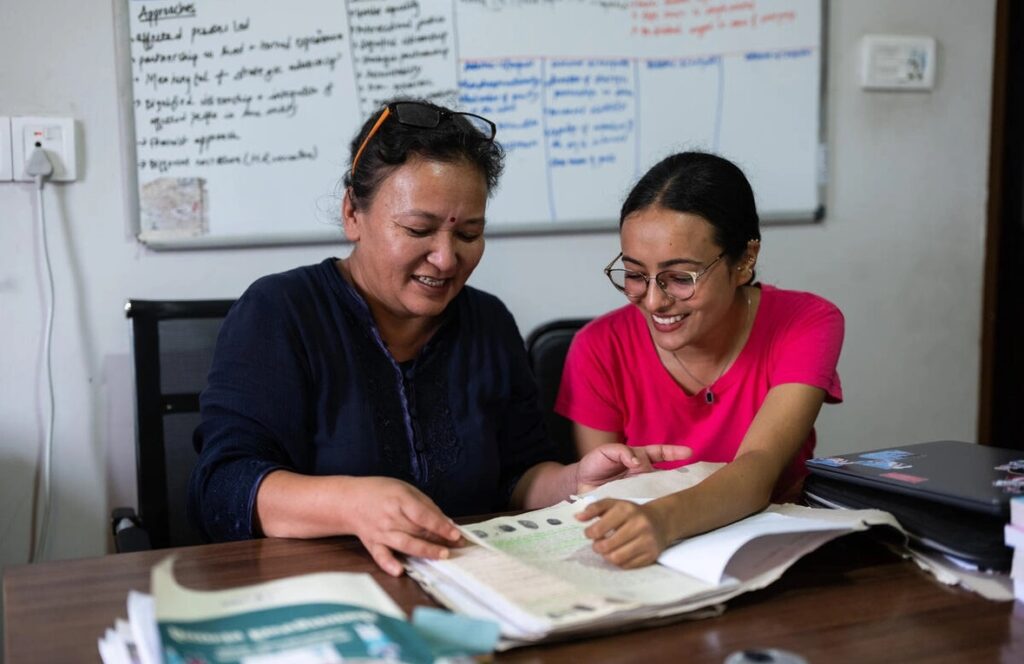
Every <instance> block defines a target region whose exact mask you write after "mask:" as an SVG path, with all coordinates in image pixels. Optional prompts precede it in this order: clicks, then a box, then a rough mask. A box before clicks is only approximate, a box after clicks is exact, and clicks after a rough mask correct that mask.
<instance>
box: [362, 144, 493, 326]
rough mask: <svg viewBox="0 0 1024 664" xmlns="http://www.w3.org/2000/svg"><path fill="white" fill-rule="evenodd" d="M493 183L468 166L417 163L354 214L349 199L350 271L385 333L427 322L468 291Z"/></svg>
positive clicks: (394, 174) (394, 176)
mask: <svg viewBox="0 0 1024 664" xmlns="http://www.w3.org/2000/svg"><path fill="white" fill-rule="evenodd" d="M486 205H487V182H486V180H485V178H484V176H483V174H482V173H481V172H480V171H479V170H478V169H477V168H475V167H474V166H472V165H470V164H468V163H466V162H461V161H460V162H453V163H446V162H438V161H429V160H426V159H422V158H417V157H413V158H411V159H409V160H408V161H407V162H406V163H405V164H403V165H401V166H399V167H398V168H397V169H395V171H394V172H392V173H391V174H390V175H388V176H387V178H385V179H384V181H383V182H381V184H380V186H379V187H378V189H377V191H376V193H375V194H374V197H373V200H372V201H371V202H370V203H369V204H368V205H365V204H364V206H363V207H359V208H356V207H355V206H354V205H353V202H352V200H351V198H350V194H346V196H345V201H344V204H343V208H342V216H343V221H344V225H345V235H346V236H347V237H348V239H349V240H351V241H352V242H353V243H354V244H355V248H354V249H353V250H352V254H351V256H350V257H349V258H348V261H347V265H348V269H349V272H350V274H351V275H352V280H353V281H354V283H355V286H356V288H357V289H358V290H359V291H360V293H361V294H362V295H363V297H364V298H365V299H366V301H367V304H368V305H369V307H370V311H371V312H372V313H373V316H374V319H375V320H376V322H377V324H378V326H379V327H381V328H382V331H384V330H386V329H389V328H395V327H396V326H397V327H405V326H407V325H408V324H417V323H420V324H429V323H430V322H431V321H433V320H434V319H436V317H437V316H439V315H440V314H441V313H442V312H443V311H444V309H445V307H447V306H448V303H449V302H451V301H452V299H454V298H455V296H456V295H458V293H459V291H460V290H462V287H463V285H465V283H466V280H467V279H469V275H471V274H472V273H473V270H474V269H475V268H476V266H477V264H478V263H479V262H480V258H481V256H483V252H484V238H483V231H484V212H485V209H486Z"/></svg>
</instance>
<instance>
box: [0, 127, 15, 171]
mask: <svg viewBox="0 0 1024 664" xmlns="http://www.w3.org/2000/svg"><path fill="white" fill-rule="evenodd" d="M13 179H14V168H13V167H12V166H11V119H10V118H9V117H7V116H0V182H10V181H11V180H13Z"/></svg>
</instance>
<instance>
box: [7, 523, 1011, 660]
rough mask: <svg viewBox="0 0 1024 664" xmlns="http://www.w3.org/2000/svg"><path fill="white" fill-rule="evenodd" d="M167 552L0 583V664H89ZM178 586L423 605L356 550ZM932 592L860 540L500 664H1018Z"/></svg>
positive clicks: (196, 554)
mask: <svg viewBox="0 0 1024 664" xmlns="http://www.w3.org/2000/svg"><path fill="white" fill-rule="evenodd" d="M167 553H168V551H166V550H165V551H153V552H145V553H133V554H121V555H112V556H106V557H102V558H90V559H83V560H71V561H63V562H52V563H43V564H39V565H24V566H20V567H13V568H10V569H8V570H7V571H6V573H5V574H4V623H5V632H6V643H5V646H4V652H5V655H6V660H5V661H7V662H9V663H10V664H19V663H20V662H29V661H31V662H37V661H38V662H98V661H100V659H99V654H98V651H97V648H96V639H97V638H98V637H99V636H101V635H102V634H103V631H104V630H105V629H106V628H107V627H109V626H111V625H113V623H114V619H115V618H116V617H118V616H122V617H123V616H124V615H125V599H126V596H127V593H128V590H130V589H133V588H134V589H137V590H144V591H148V589H149V570H150V567H151V566H152V565H153V564H154V563H156V562H157V561H158V560H160V559H161V558H162V557H163V556H165V555H167ZM176 553H177V554H178V556H179V559H178V563H177V567H176V575H177V578H178V580H179V581H180V582H181V583H182V584H184V585H186V586H192V587H196V588H202V589H221V588H227V587H231V586H235V585H243V584H249V583H255V582H258V581H267V580H271V579H276V578H280V577H284V576H288V575H292V574H302V573H307V572H324V571H341V570H347V571H356V572H370V573H371V574H373V575H374V577H375V578H376V580H377V581H378V582H379V583H380V584H381V586H382V587H383V588H384V589H385V590H386V591H387V592H388V593H390V594H391V596H392V597H393V598H394V599H395V601H396V602H398V604H399V605H401V606H402V608H403V609H405V610H406V611H409V610H411V609H412V607H414V606H416V605H418V604H431V605H433V602H432V601H431V600H430V599H429V598H428V597H427V596H426V595H425V594H424V593H423V592H422V591H421V590H420V589H419V587H418V586H417V585H416V584H415V583H414V582H413V581H410V580H409V579H408V578H404V577H403V578H401V579H393V578H391V577H388V576H387V575H385V574H383V573H381V572H379V571H377V569H376V567H375V566H374V564H373V561H372V560H371V559H370V557H369V555H367V554H366V552H365V551H364V550H363V549H362V547H361V546H360V545H359V544H358V542H357V541H355V540H353V539H349V538H336V539H329V540H317V541H296V540H254V541H251V542H236V543H231V544H212V545H207V546H198V547H191V548H184V549H177V550H176ZM1014 606H1015V603H1009V602H1003V603H996V602H989V601H986V600H983V599H981V598H979V597H977V596H975V595H972V594H970V593H968V592H965V591H961V590H956V589H951V588H947V587H945V586H942V585H940V584H938V583H937V582H935V581H934V580H933V579H931V578H930V577H929V576H928V575H927V574H925V573H924V572H921V571H919V570H918V569H917V567H916V566H915V565H914V564H913V563H910V562H905V561H902V560H899V559H897V558H896V557H895V556H893V555H892V554H891V553H889V552H888V551H886V550H885V549H884V548H883V547H882V546H880V545H879V544H877V543H876V542H875V541H873V540H872V539H871V538H870V536H869V535H865V534H858V535H849V536H846V537H844V538H840V539H839V540H835V541H833V542H831V543H829V544H828V545H826V546H825V547H823V548H822V549H820V550H819V551H817V552H815V553H813V554H811V555H810V556H807V557H806V558H804V559H803V560H801V561H800V562H799V563H797V565H796V566H794V567H793V568H792V569H790V571H789V572H787V573H786V575H785V576H783V578H782V579H780V580H779V581H778V582H777V583H775V584H774V585H773V586H771V587H769V588H767V589H765V590H762V591H759V592H756V593H750V594H748V595H744V596H741V597H739V598H737V599H736V600H733V601H732V602H730V604H729V607H728V609H727V610H726V612H725V614H724V615H722V616H720V617H718V618H711V619H708V620H699V621H693V622H680V623H675V624H672V625H667V626H663V627H656V628H648V629H638V630H634V631H631V632H628V633H623V634H615V635H610V636H602V637H597V638H591V639H587V640H584V641H576V642H572V643H563V644H554V645H547V646H534V647H530V648H522V649H517V650H512V651H510V652H507V653H503V654H501V655H499V656H498V660H499V661H501V662H506V661H507V662H531V663H540V662H566V661H570V662H571V661H580V662H588V661H594V662H657V661H664V662H680V661H686V662H693V663H703V662H707V663H709V664H721V662H722V661H723V660H724V659H725V657H726V656H727V655H728V654H729V653H731V652H733V651H735V650H740V649H744V648H753V647H775V648H785V649H788V650H792V651H795V652H797V653H799V654H801V655H803V656H804V657H805V658H807V660H808V661H809V662H811V663H819V664H820V663H823V662H828V663H835V662H857V663H863V662H899V663H904V662H950V663H952V662H956V663H958V664H959V663H961V662H1004V663H1009V662H1024V609H1022V608H1021V607H1020V605H1019V604H1016V606H1017V607H1018V608H1017V610H1016V612H1015V611H1014Z"/></svg>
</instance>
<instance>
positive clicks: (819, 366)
mask: <svg viewBox="0 0 1024 664" xmlns="http://www.w3.org/2000/svg"><path fill="white" fill-rule="evenodd" d="M842 344H843V314H842V313H841V312H840V311H839V309H838V308H837V307H836V306H835V305H833V304H832V303H831V302H828V301H827V300H825V299H823V298H821V297H818V296H817V295H812V294H810V293H802V292H798V291H789V290H781V289H778V288H775V287H773V286H766V285H763V286H761V302H760V304H759V305H758V308H757V313H756V316H755V317H754V323H753V327H752V328H751V331H750V335H749V337H748V338H747V342H746V344H745V345H744V346H743V349H742V350H741V351H740V354H739V355H738V356H737V357H736V360H735V361H734V362H733V364H732V366H731V367H729V370H728V371H726V372H725V373H724V374H723V375H722V376H721V377H720V378H719V379H718V380H717V381H715V382H714V383H713V384H712V385H711V389H712V391H713V393H714V403H711V404H709V403H707V401H706V400H705V392H706V389H705V390H701V391H700V392H698V393H696V394H694V395H692V396H690V395H687V394H686V392H684V391H683V389H682V388H681V387H679V385H678V384H677V383H676V382H675V379H673V378H672V376H671V374H670V373H669V372H668V370H667V369H666V368H665V367H664V365H663V364H662V363H661V360H660V358H659V357H658V354H657V351H656V350H655V347H654V342H653V341H652V340H651V335H650V332H649V330H648V327H647V322H646V320H645V319H644V315H643V313H642V312H641V311H640V310H639V309H638V308H637V307H636V306H634V305H631V304H630V305H626V306H624V307H622V308H621V309H616V310H615V311H612V312H610V313H608V314H605V315H604V316H601V317H600V318H597V319H595V320H593V321H591V322H590V323H589V324H588V325H587V326H586V327H584V328H583V329H582V330H580V331H579V332H578V333H577V334H576V337H575V339H574V340H573V343H572V347H571V348H570V349H569V355H568V357H567V358H566V361H565V372H564V373H563V374H562V384H561V389H560V390H559V393H558V400H557V401H556V403H555V410H556V411H557V412H558V413H560V414H561V415H564V416H565V417H567V418H569V419H570V420H573V421H575V422H579V423H580V424H583V425H585V426H588V427H590V428H592V429H599V430H601V431H613V432H617V433H620V434H622V435H623V437H624V439H625V442H626V443H627V444H628V445H634V446H640V445H650V444H655V443H662V444H666V443H667V444H674V445H686V446H688V447H690V448H691V449H692V450H693V456H691V457H690V458H689V459H687V460H686V461H685V462H674V463H666V464H661V465H662V466H663V467H666V468H672V467H675V466H679V465H683V463H692V462H695V461H724V462H728V461H732V459H733V458H734V457H735V456H736V451H737V450H738V449H739V446H740V443H741V442H742V440H743V436H744V435H745V434H746V432H747V428H748V427H749V426H750V423H751V422H752V421H753V419H754V415H756V414H757V411H758V409H759V408H760V407H761V404H762V402H763V401H764V398H765V396H766V395H767V394H768V391H769V390H770V389H771V388H773V387H775V386H776V385H782V384H784V383H802V384H805V385H812V386H814V387H820V388H821V389H823V390H824V391H825V401H826V402H827V403H838V402H840V401H842V399H843V392H842V388H841V387H840V384H839V375H838V374H837V373H836V363H837V362H838V360H839V350H840V348H841V347H842ZM814 444H815V435H814V430H813V429H812V430H811V433H810V435H809V436H808V437H807V441H806V442H805V443H804V445H803V447H802V448H801V449H800V452H799V453H798V454H797V455H796V458H794V459H793V462H792V464H791V465H790V467H789V468H788V469H787V470H786V472H784V473H783V476H782V477H781V478H779V482H778V484H777V485H776V496H780V495H785V494H788V492H789V490H790V489H791V488H792V487H794V485H795V484H796V483H797V482H798V481H800V480H802V478H803V477H804V475H806V472H807V471H806V470H805V468H804V461H805V460H807V459H809V458H810V457H811V455H812V453H813V451H814Z"/></svg>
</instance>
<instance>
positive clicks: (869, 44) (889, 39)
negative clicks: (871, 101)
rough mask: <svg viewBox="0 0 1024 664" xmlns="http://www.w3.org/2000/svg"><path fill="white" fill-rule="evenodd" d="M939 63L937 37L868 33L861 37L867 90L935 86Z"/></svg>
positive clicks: (862, 82) (862, 81)
mask: <svg viewBox="0 0 1024 664" xmlns="http://www.w3.org/2000/svg"><path fill="white" fill-rule="evenodd" d="M935 66H936V65H935V38H934V37H917V36H907V35H865V36H864V37H863V39H862V40H861V70H860V85H861V87H862V88H864V89H865V90H931V89H932V88H933V87H934V86H935Z"/></svg>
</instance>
